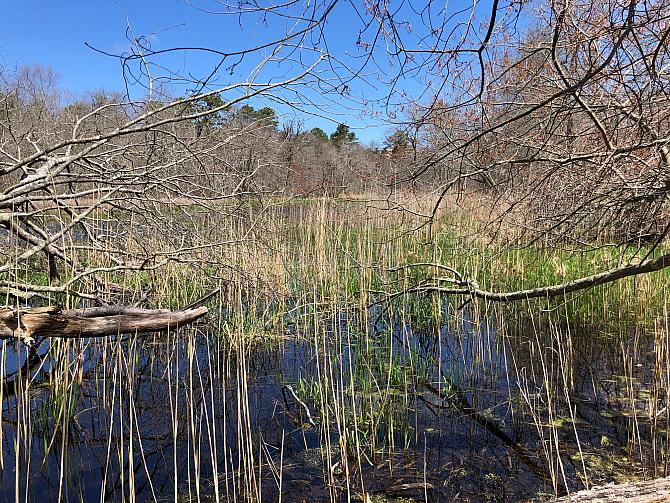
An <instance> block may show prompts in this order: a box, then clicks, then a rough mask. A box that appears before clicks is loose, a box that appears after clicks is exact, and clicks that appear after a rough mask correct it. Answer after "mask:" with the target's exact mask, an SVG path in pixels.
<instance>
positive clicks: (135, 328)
mask: <svg viewBox="0 0 670 503" xmlns="http://www.w3.org/2000/svg"><path fill="white" fill-rule="evenodd" d="M216 293H218V290H215V291H214V292H210V293H209V294H207V295H205V296H204V297H203V298H202V299H200V300H198V301H196V302H194V303H193V304H190V305H189V306H187V307H185V308H183V309H179V310H177V311H170V310H168V309H139V308H135V307H124V306H109V307H94V308H86V309H61V308H59V307H34V308H0V339H9V338H18V339H21V340H23V341H24V342H27V343H30V342H31V341H32V340H33V339H35V338H37V337H64V338H82V337H105V336H110V335H119V334H124V333H143V332H160V331H163V330H176V329H177V328H178V327H183V326H185V325H188V324H189V323H192V322H194V321H195V320H197V319H198V318H201V317H202V316H204V315H205V314H207V312H208V309H207V307H205V306H202V305H201V304H203V303H205V302H206V301H207V300H208V299H210V298H211V297H212V296H213V295H215V294H216Z"/></svg>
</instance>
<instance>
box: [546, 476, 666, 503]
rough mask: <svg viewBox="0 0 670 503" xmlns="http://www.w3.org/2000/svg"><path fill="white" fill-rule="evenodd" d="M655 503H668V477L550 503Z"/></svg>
mask: <svg viewBox="0 0 670 503" xmlns="http://www.w3.org/2000/svg"><path fill="white" fill-rule="evenodd" d="M587 501H588V502H590V503H593V502H596V503H619V502H622V503H623V502H626V503H657V502H668V501H670V477H668V478H665V479H656V480H647V481H644V482H636V483H634V484H633V483H631V484H618V485H614V484H610V485H607V486H602V487H595V488H593V489H591V490H589V491H580V492H578V493H575V494H572V495H570V496H564V497H562V498H557V499H554V500H552V503H568V502H569V503H585V502H587Z"/></svg>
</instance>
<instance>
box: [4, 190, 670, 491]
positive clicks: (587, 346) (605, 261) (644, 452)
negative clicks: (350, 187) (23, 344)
mask: <svg viewBox="0 0 670 503" xmlns="http://www.w3.org/2000/svg"><path fill="white" fill-rule="evenodd" d="M409 204H415V206H416V208H415V209H416V210H417V213H418V212H419V210H422V211H423V210H425V208H422V204H424V203H423V202H422V201H415V202H414V203H412V201H404V202H403V205H404V206H408V205H409ZM192 213H193V214H195V216H193V214H192V215H191V217H192V218H191V219H190V220H189V221H188V222H186V223H184V222H182V221H181V220H182V216H180V215H178V214H175V215H174V226H175V229H181V231H180V232H183V231H184V229H186V228H187V227H188V228H189V229H190V230H191V231H195V232H196V234H197V235H200V237H199V238H197V239H196V240H195V241H196V242H195V243H194V246H193V247H192V251H191V252H190V253H189V254H185V255H182V258H181V259H180V261H178V262H177V261H167V262H166V263H165V264H164V265H163V266H162V267H161V268H160V269H153V268H152V267H147V268H145V269H144V270H137V271H117V270H110V271H105V272H103V273H102V276H103V278H104V279H105V280H106V281H108V282H109V283H114V284H117V285H122V286H123V288H124V292H125V293H124V295H125V298H126V301H127V302H128V303H134V302H137V301H138V300H141V299H142V297H145V298H146V299H147V300H146V302H145V304H146V305H149V306H156V307H177V306H181V305H185V304H188V303H189V302H191V301H192V300H193V299H195V298H197V297H199V296H200V295H201V294H203V293H204V292H205V291H207V290H208V289H210V288H212V287H215V286H221V287H222V291H221V294H220V296H219V298H218V299H217V302H215V303H214V304H213V305H212V306H211V307H212V309H211V313H212V314H211V316H210V318H209V319H208V320H207V321H206V322H203V323H199V324H197V325H195V326H193V327H188V328H185V329H182V330H180V331H179V332H178V333H167V334H156V335H154V336H150V337H136V336H121V337H117V338H109V339H105V340H89V341H59V342H54V343H52V344H51V345H49V347H48V349H46V352H44V351H43V352H44V354H43V360H42V363H41V365H40V366H39V367H38V368H37V369H34V370H32V371H31V372H29V373H28V375H19V376H18V377H19V378H20V383H21V385H20V386H19V387H18V390H17V392H16V393H13V394H11V395H10V394H8V393H5V394H4V396H2V397H0V399H1V400H2V404H3V406H2V423H0V435H1V438H2V442H3V449H2V457H1V458H0V460H1V461H2V466H3V469H2V474H3V481H4V487H5V489H4V493H5V497H6V498H8V499H16V500H17V501H18V500H41V499H42V498H43V496H44V495H45V494H48V495H49V497H50V498H51V499H52V500H61V501H64V500H71V499H73V498H77V499H83V500H90V499H91V498H96V499H97V498H98V497H99V499H100V501H107V500H123V501H136V500H137V501H139V500H156V501H161V500H173V501H186V500H188V501H269V500H275V501H277V500H281V501H302V500H307V501H310V500H330V501H356V500H359V501H370V498H372V497H373V496H374V497H377V496H379V495H380V494H387V495H388V494H391V493H393V491H395V493H393V494H395V495H396V496H398V497H400V496H401V497H405V498H412V499H413V500H418V501H433V500H436V499H437V500H439V499H440V498H449V497H453V496H454V495H455V494H461V495H463V497H465V498H466V499H467V498H470V499H473V500H476V499H477V495H478V494H489V495H498V496H496V497H500V495H504V497H503V499H504V498H510V499H513V500H514V499H523V498H530V497H533V496H535V495H536V494H540V493H547V494H555V493H560V492H562V491H565V490H569V491H573V490H576V489H579V488H582V487H588V486H590V485H592V484H595V483H600V482H608V481H622V480H629V479H636V478H649V477H655V476H660V475H667V474H668V463H669V460H668V442H669V438H670V437H669V435H670V414H669V413H668V409H667V407H666V404H667V402H668V393H669V390H670V382H668V381H669V380H670V377H669V376H668V363H669V361H670V360H669V359H670V356H669V350H668V325H667V319H668V317H667V294H665V292H667V289H668V286H669V285H668V283H669V282H670V274H669V273H667V272H665V271H662V272H659V273H655V274H649V275H646V276H643V277H639V278H629V279H627V280H624V281H620V282H617V283H613V284H610V285H603V286H600V287H597V288H593V289H591V290H589V291H586V292H582V293H579V294H575V295H572V296H570V297H568V298H559V299H554V300H551V301H546V300H545V301H543V300H535V301H528V302H522V303H518V304H515V305H489V304H486V303H484V302H479V301H473V302H469V303H468V302H465V301H466V300H467V299H458V298H447V297H443V296H440V295H437V294H423V295H417V294H414V293H411V289H412V287H413V286H414V285H416V284H418V283H419V282H421V281H423V280H426V279H428V278H430V277H433V276H435V275H437V274H441V271H440V270H439V269H437V268H435V267H431V266H421V267H410V268H399V266H401V265H404V264H408V263H444V264H449V265H452V266H454V267H456V268H458V269H459V270H461V271H462V272H463V273H464V274H466V275H468V276H469V277H471V278H473V279H476V280H477V281H478V282H479V284H480V285H481V286H483V287H485V288H488V289H491V290H514V289H519V288H528V287H532V286H538V285H541V284H547V283H556V282H562V281H565V280H566V279H569V278H572V277H578V276H582V275H588V274H592V273H593V272H596V271H598V270H601V269H602V267H603V266H607V267H611V266H612V264H616V263H619V262H621V261H625V260H630V259H632V258H633V257H634V256H639V255H640V254H643V253H645V250H644V249H643V248H640V249H635V250H624V251H620V250H614V249H612V248H611V247H602V248H597V249H590V250H586V249H585V250H564V249H560V248H558V247H550V246H548V245H545V246H543V245H542V244H541V243H540V244H536V245H534V246H532V247H519V248H514V249H509V248H508V247H506V246H505V245H506V243H504V242H502V241H501V242H497V241H495V240H493V241H491V239H489V238H486V239H484V238H483V235H484V232H485V230H486V229H485V228H484V226H483V224H482V220H481V216H480V215H477V213H476V211H472V212H470V213H468V212H462V211H460V212H459V211H456V210H454V211H451V212H445V213H443V214H442V215H440V218H439V219H438V220H437V221H435V222H433V224H432V225H424V224H425V222H424V221H423V220H421V219H420V218H419V217H416V216H413V215H412V214H411V213H407V212H404V211H393V210H388V208H386V207H382V205H381V204H380V203H379V202H370V201H365V200H347V201H344V202H342V201H333V200H328V199H311V200H304V201H288V202H283V203H280V202H275V204H272V205H270V206H269V207H268V208H266V209H265V210H264V211H261V208H260V207H258V205H254V204H249V205H246V206H245V207H244V208H243V212H242V214H241V215H237V216H236V217H235V218H232V217H230V218H226V219H223V218H218V217H216V216H215V215H209V214H197V212H192ZM117 217H118V215H117ZM97 218H101V219H102V218H104V216H103V215H98V216H97ZM124 218H127V222H128V224H130V222H132V221H133V218H134V217H133V216H132V215H125V216H124ZM130 229H132V227H130ZM174 239H176V238H175V236H174V235H172V234H171V233H170V232H169V230H168V231H164V230H161V231H160V232H158V231H157V230H154V231H153V232H152V231H151V229H147V228H142V229H141V232H140V234H139V235H132V233H130V234H129V235H128V243H127V249H128V250H129V252H132V251H133V250H138V251H139V248H138V247H140V246H141V247H143V248H144V249H153V250H157V251H160V250H163V249H169V247H170V246H173V245H174V242H173V241H174ZM198 239H200V240H202V243H203V244H204V243H205V241H207V242H208V243H210V245H209V246H206V247H199V246H195V245H196V244H197V243H198ZM211 243H215V244H214V245H211ZM72 252H73V253H76V249H75V248H73V251H72ZM159 255H160V253H157V255H156V258H155V262H156V263H158V262H160V260H161V257H160V256H159ZM82 260H84V261H87V262H89V263H95V262H96V261H97V260H100V257H98V256H97V255H96V254H95V253H92V252H89V255H86V256H83V257H82ZM149 265H151V264H149ZM17 273H18V272H17ZM21 274H32V276H31V277H30V279H31V281H35V282H37V283H43V284H48V277H46V276H41V275H39V274H37V273H32V272H30V271H22V272H21ZM64 280H65V281H67V278H64ZM83 281H86V280H83ZM380 291H393V292H399V293H400V294H401V295H399V296H397V297H395V298H394V300H392V301H390V302H385V301H384V299H383V297H380V295H379V294H377V293H375V292H380ZM403 292H404V294H403ZM64 297H65V298H62V296H53V297H51V299H50V301H51V302H53V303H59V304H61V303H66V304H69V303H73V302H75V300H74V298H70V297H68V296H67V295H66V296H64ZM3 348H5V349H4V350H3V358H2V365H1V366H0V369H1V371H2V373H3V375H7V373H8V372H11V370H9V367H12V368H15V367H17V362H16V361H14V360H16V358H15V357H16V354H14V356H12V354H10V353H12V352H11V351H10V350H9V349H8V348H7V346H6V343H5V346H3ZM12 358H14V360H13V359H12ZM23 359H25V355H24V356H23ZM287 386H288V387H290V389H291V390H293V391H294V393H295V396H294V395H292V394H291V392H290V391H288V389H289V388H287ZM501 439H502V440H501ZM308 454H310V456H307V455H308ZM308 458H309V461H307V459H308ZM79 474H84V475H79ZM445 481H446V482H445ZM308 487H312V488H313V489H308ZM399 487H400V488H402V489H397V488H399ZM393 488H396V489H393ZM389 491H390V492H389ZM98 495H99V496H98ZM491 497H493V496H491ZM366 498H368V499H366ZM431 498H432V499H431Z"/></svg>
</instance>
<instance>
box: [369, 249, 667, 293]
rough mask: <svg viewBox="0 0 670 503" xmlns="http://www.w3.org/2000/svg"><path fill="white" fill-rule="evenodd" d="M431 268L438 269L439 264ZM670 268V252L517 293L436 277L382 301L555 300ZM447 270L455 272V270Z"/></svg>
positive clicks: (472, 282)
mask: <svg viewBox="0 0 670 503" xmlns="http://www.w3.org/2000/svg"><path fill="white" fill-rule="evenodd" d="M431 265H433V266H434V265H436V264H431ZM666 267H670V253H666V254H665V255H661V256H660V257H658V258H655V259H653V260H643V261H642V262H639V263H637V264H628V265H625V266H622V267H616V268H614V269H610V270H608V271H604V272H601V273H598V274H594V275H592V276H585V277H583V278H579V279H575V280H573V281H568V282H567V283H561V284H558V285H549V286H543V287H538V288H529V289H527V290H517V291H514V292H491V291H488V290H482V289H481V288H479V285H477V283H476V282H475V281H473V280H460V279H458V278H435V279H431V280H429V281H427V282H423V283H421V284H419V285H417V286H415V287H413V288H409V289H407V290H404V291H399V292H395V293H392V294H390V295H388V296H387V297H386V298H385V299H383V300H382V301H380V302H385V301H390V300H393V299H395V298H397V297H400V296H402V295H406V294H408V293H420V294H425V293H441V294H445V295H469V296H470V297H472V298H478V299H483V300H488V301H493V302H511V301H516V300H527V299H537V298H553V297H558V296H561V295H565V294H568V293H572V292H577V291H580V290H586V289H588V288H592V287H594V286H598V285H604V284H607V283H613V282H614V281H618V280H620V279H623V278H627V277H629V276H637V275H640V274H646V273H650V272H656V271H660V270H661V269H665V268H666ZM443 268H444V267H443ZM447 269H449V270H451V268H447ZM459 277H460V275H459ZM444 283H447V284H451V285H454V284H455V285H457V286H455V287H453V286H444ZM377 293H378V292H377ZM377 303H379V302H377Z"/></svg>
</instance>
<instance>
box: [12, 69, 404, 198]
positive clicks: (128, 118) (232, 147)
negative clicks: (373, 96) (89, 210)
mask: <svg viewBox="0 0 670 503" xmlns="http://www.w3.org/2000/svg"><path fill="white" fill-rule="evenodd" d="M149 117H150V119H151V121H153V122H158V123H159V124H160V125H159V126H158V127H155V128H154V127H152V128H151V130H150V131H141V132H140V129H142V128H141V126H142V124H145V123H147V121H148V120H149ZM133 121H136V124H134V125H133V126H131V127H130V128H127V127H126V126H125V125H126V124H128V123H129V122H133ZM162 122H163V123H164V124H161V123H162ZM115 130H123V134H121V135H118V136H113V138H110V140H109V141H106V142H105V144H104V145H100V146H98V147H97V148H96V151H95V152H96V154H95V156H96V159H97V161H98V162H100V163H101V167H100V169H97V170H93V171H92V172H91V164H90V159H89V158H88V157H86V158H85V159H86V163H84V161H83V160H81V161H77V162H74V163H73V164H72V165H71V166H69V167H68V170H69V171H70V175H69V176H70V179H69V180H68V181H67V183H66V181H65V180H64V181H63V184H64V185H61V186H60V188H61V189H63V190H65V189H67V190H75V192H76V190H77V189H75V187H74V186H73V185H74V184H79V185H80V187H79V191H80V192H81V191H82V190H84V186H81V184H82V183H85V187H86V190H92V189H93V188H94V187H103V186H104V185H105V184H107V183H108V180H107V177H108V176H107V170H112V171H113V172H115V173H116V175H115V176H117V177H118V176H120V174H121V173H127V174H128V176H129V177H130V178H129V179H132V178H133V176H134V175H137V179H136V182H137V183H142V184H145V185H146V186H152V187H153V190H154V191H155V192H156V193H158V194H160V193H162V192H163V194H162V195H160V196H159V197H163V196H166V194H165V193H164V192H170V193H171V194H170V197H177V196H180V195H181V196H184V197H193V196H197V197H211V198H218V197H229V196H231V195H235V196H236V197H245V196H264V195H276V194H283V195H300V196H307V195H327V196H338V195H342V194H353V193H370V192H374V193H388V192H389V191H393V190H405V189H408V188H412V187H414V188H416V187H415V186H413V185H412V183H411V181H410V180H409V177H410V176H409V175H410V173H411V171H410V169H409V168H410V163H411V160H412V155H410V154H409V150H410V149H409V148H408V143H407V142H406V141H405V140H404V139H399V137H398V135H399V134H400V133H397V132H396V133H394V134H393V135H390V137H389V139H388V141H386V142H385V143H384V145H383V146H381V147H368V146H364V145H361V144H360V143H359V141H358V139H357V137H356V134H355V133H354V132H353V131H351V129H350V127H349V126H348V125H347V124H338V125H337V126H336V127H335V128H334V129H333V131H332V132H330V134H328V133H326V132H325V131H323V130H322V129H321V128H312V129H309V130H307V129H305V128H304V125H303V124H302V123H301V122H300V121H297V120H290V121H282V120H281V119H280V118H279V117H278V115H277V113H276V112H275V110H273V109H272V108H271V107H267V106H265V107H262V108H258V109H256V108H254V107H253V106H251V105H249V104H246V103H243V102H241V103H237V104H231V103H229V102H226V101H224V99H223V98H222V97H221V96H220V95H219V94H216V93H213V94H208V95H204V96H200V97H196V98H193V97H186V98H180V99H176V100H155V99H154V100H147V101H134V102H132V101H128V100H127V99H124V97H123V96H122V95H120V94H115V93H110V92H103V91H98V92H93V93H91V94H90V95H89V96H88V97H87V98H85V99H72V98H69V97H68V95H67V93H66V92H65V91H63V90H61V89H59V88H58V86H57V85H56V79H55V77H54V75H53V73H52V72H51V71H50V70H49V69H45V68H41V67H31V68H22V69H20V70H19V71H18V72H16V73H15V74H9V75H8V74H5V75H4V76H3V82H2V86H1V87H0V131H1V133H2V136H1V137H0V139H1V140H0V141H1V142H2V148H3V150H2V151H3V153H4V154H5V155H2V158H1V159H0V162H2V163H3V165H4V166H5V168H4V171H3V172H2V175H3V176H2V178H1V179H0V183H2V187H0V189H5V188H7V187H9V186H11V184H13V183H17V182H18V180H19V179H20V178H21V176H23V175H25V171H23V170H21V169H14V168H15V166H14V162H13V160H14V159H17V158H19V157H20V156H19V154H18V153H19V152H24V153H25V152H27V151H28V150H30V149H31V148H33V147H31V145H32V144H33V143H35V145H37V147H38V148H42V149H47V150H48V149H49V148H51V147H52V146H54V145H58V144H59V143H63V142H68V141H70V139H71V138H73V137H76V138H78V140H77V142H76V145H69V146H68V147H67V149H68V151H69V152H75V151H77V150H78V149H79V148H80V146H82V147H83V146H85V145H86V144H87V143H88V142H89V140H91V139H95V138H96V137H97V136H99V135H101V134H112V133H113V132H114V131H115ZM12 152H13V153H14V154H16V155H12ZM54 153H63V152H61V151H60V150H59V149H56V150H55V152H54ZM0 155H1V154H0ZM84 164H86V165H84ZM102 164H104V166H102ZM149 166H154V167H155V166H161V169H160V170H158V169H148V167H149ZM159 173H160V174H159ZM168 180H169V183H167V182H168ZM59 184H60V182H59ZM166 187H170V190H167V189H166ZM54 189H55V190H59V187H58V185H57V186H56V187H54Z"/></svg>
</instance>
